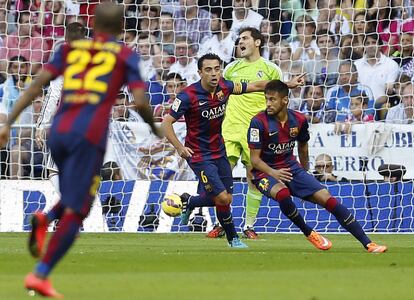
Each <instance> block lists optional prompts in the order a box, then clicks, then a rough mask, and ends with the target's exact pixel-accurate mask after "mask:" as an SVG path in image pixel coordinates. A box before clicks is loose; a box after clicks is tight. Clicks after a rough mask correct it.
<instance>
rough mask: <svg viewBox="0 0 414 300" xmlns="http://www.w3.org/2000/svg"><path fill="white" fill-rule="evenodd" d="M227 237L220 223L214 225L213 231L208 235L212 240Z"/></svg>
mask: <svg viewBox="0 0 414 300" xmlns="http://www.w3.org/2000/svg"><path fill="white" fill-rule="evenodd" d="M225 235H226V233H225V231H224V229H223V227H221V226H220V223H218V224H214V227H213V229H211V230H210V231H209V232H208V233H207V237H209V238H211V239H216V238H221V237H223V236H225Z"/></svg>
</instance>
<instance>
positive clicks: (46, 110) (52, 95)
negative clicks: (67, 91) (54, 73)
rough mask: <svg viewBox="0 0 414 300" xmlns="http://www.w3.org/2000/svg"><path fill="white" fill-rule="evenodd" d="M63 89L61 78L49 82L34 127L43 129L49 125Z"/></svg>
mask: <svg viewBox="0 0 414 300" xmlns="http://www.w3.org/2000/svg"><path fill="white" fill-rule="evenodd" d="M62 87H63V78H62V77H59V78H57V79H55V80H53V81H52V82H50V86H49V89H48V90H47V94H46V96H45V98H44V99H43V104H42V110H41V112H40V116H39V119H38V120H37V124H36V127H38V128H44V127H45V126H46V125H47V124H50V123H51V121H52V118H53V116H54V115H55V112H56V110H57V107H58V105H59V101H60V97H61V93H62Z"/></svg>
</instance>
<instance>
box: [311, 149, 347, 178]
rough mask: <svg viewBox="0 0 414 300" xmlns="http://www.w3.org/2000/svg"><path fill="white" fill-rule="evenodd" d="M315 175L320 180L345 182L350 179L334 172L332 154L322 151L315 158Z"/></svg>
mask: <svg viewBox="0 0 414 300" xmlns="http://www.w3.org/2000/svg"><path fill="white" fill-rule="evenodd" d="M313 175H314V176H315V178H316V179H317V180H318V181H320V182H326V181H328V182H345V181H348V179H346V178H344V177H339V176H336V175H334V174H333V163H332V158H331V156H330V155H328V154H325V153H322V154H319V155H318V156H317V157H316V159H315V171H313Z"/></svg>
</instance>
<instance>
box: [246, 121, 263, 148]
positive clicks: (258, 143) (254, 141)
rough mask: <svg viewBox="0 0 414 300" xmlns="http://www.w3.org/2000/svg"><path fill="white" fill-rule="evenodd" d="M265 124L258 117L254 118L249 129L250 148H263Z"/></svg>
mask: <svg viewBox="0 0 414 300" xmlns="http://www.w3.org/2000/svg"><path fill="white" fill-rule="evenodd" d="M263 132H264V126H263V123H262V122H260V120H258V119H257V118H253V119H252V120H251V122H250V126H249V130H248V131H247V142H248V143H249V148H250V149H261V148H262V143H263Z"/></svg>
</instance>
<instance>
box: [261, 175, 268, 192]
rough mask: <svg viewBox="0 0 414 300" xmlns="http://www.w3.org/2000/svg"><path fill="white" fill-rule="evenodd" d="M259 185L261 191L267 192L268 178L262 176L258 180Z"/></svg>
mask: <svg viewBox="0 0 414 300" xmlns="http://www.w3.org/2000/svg"><path fill="white" fill-rule="evenodd" d="M259 187H260V188H261V189H262V190H263V191H265V192H267V190H268V189H269V179H267V178H263V179H261V180H260V181H259Z"/></svg>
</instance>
